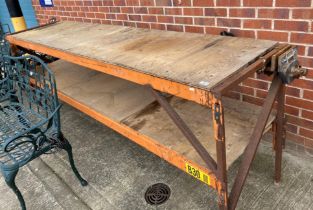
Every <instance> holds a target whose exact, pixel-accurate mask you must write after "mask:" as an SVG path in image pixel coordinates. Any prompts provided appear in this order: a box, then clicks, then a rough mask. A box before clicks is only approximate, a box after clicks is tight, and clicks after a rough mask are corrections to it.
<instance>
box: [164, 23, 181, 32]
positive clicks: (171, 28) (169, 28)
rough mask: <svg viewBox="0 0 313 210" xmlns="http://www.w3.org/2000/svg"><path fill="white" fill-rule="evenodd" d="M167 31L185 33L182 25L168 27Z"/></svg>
mask: <svg viewBox="0 0 313 210" xmlns="http://www.w3.org/2000/svg"><path fill="white" fill-rule="evenodd" d="M166 30H168V31H181V32H182V31H184V27H183V26H182V25H167V26H166Z"/></svg>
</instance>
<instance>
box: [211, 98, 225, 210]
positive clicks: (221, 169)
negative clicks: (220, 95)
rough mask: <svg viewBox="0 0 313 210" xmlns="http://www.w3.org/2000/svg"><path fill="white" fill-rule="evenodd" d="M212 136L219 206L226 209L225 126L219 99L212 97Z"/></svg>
mask: <svg viewBox="0 0 313 210" xmlns="http://www.w3.org/2000/svg"><path fill="white" fill-rule="evenodd" d="M212 115H213V128H214V138H215V141H216V154H217V178H218V185H219V186H218V187H217V190H218V198H219V202H218V204H219V208H220V209H221V210H222V209H223V210H226V209H228V192H227V169H226V148H225V127H224V113H223V106H222V103H221V101H220V100H218V99H216V98H214V99H213V103H212Z"/></svg>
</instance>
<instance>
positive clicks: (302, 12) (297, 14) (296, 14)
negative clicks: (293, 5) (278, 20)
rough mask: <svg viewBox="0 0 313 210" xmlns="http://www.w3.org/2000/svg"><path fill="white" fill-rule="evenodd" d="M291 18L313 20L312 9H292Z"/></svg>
mask: <svg viewBox="0 0 313 210" xmlns="http://www.w3.org/2000/svg"><path fill="white" fill-rule="evenodd" d="M292 17H293V18H294V19H308V20H311V19H313V9H312V8H311V9H294V10H292Z"/></svg>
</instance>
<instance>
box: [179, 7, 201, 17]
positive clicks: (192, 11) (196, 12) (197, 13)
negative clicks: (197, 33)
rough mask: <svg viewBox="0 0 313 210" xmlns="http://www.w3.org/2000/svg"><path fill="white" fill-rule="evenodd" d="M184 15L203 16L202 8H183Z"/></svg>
mask: <svg viewBox="0 0 313 210" xmlns="http://www.w3.org/2000/svg"><path fill="white" fill-rule="evenodd" d="M184 15H188V16H203V15H204V14H203V9H202V8H184Z"/></svg>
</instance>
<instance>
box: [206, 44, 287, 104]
mask: <svg viewBox="0 0 313 210" xmlns="http://www.w3.org/2000/svg"><path fill="white" fill-rule="evenodd" d="M286 46H288V45H287V44H279V45H277V46H276V47H275V48H274V49H272V50H271V51H270V52H268V53H266V54H265V55H264V56H261V57H260V58H259V59H258V60H256V61H255V62H253V63H252V64H251V65H249V66H247V67H246V68H245V69H243V70H242V71H240V72H238V73H237V74H233V75H231V76H230V77H228V78H226V79H225V80H224V81H222V82H221V83H218V84H217V85H215V86H214V87H213V88H212V89H211V92H212V94H213V95H214V96H215V97H216V98H221V97H222V95H224V94H225V93H226V92H227V91H229V90H230V89H231V88H233V87H235V86H236V85H238V84H239V83H240V82H242V81H243V80H245V79H246V78H248V77H249V76H251V75H252V74H253V73H255V72H256V71H258V70H260V69H262V68H265V67H266V66H267V65H268V64H269V63H270V62H271V59H272V56H273V55H275V54H277V53H278V52H280V51H281V50H282V49H283V48H285V47H286Z"/></svg>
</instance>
